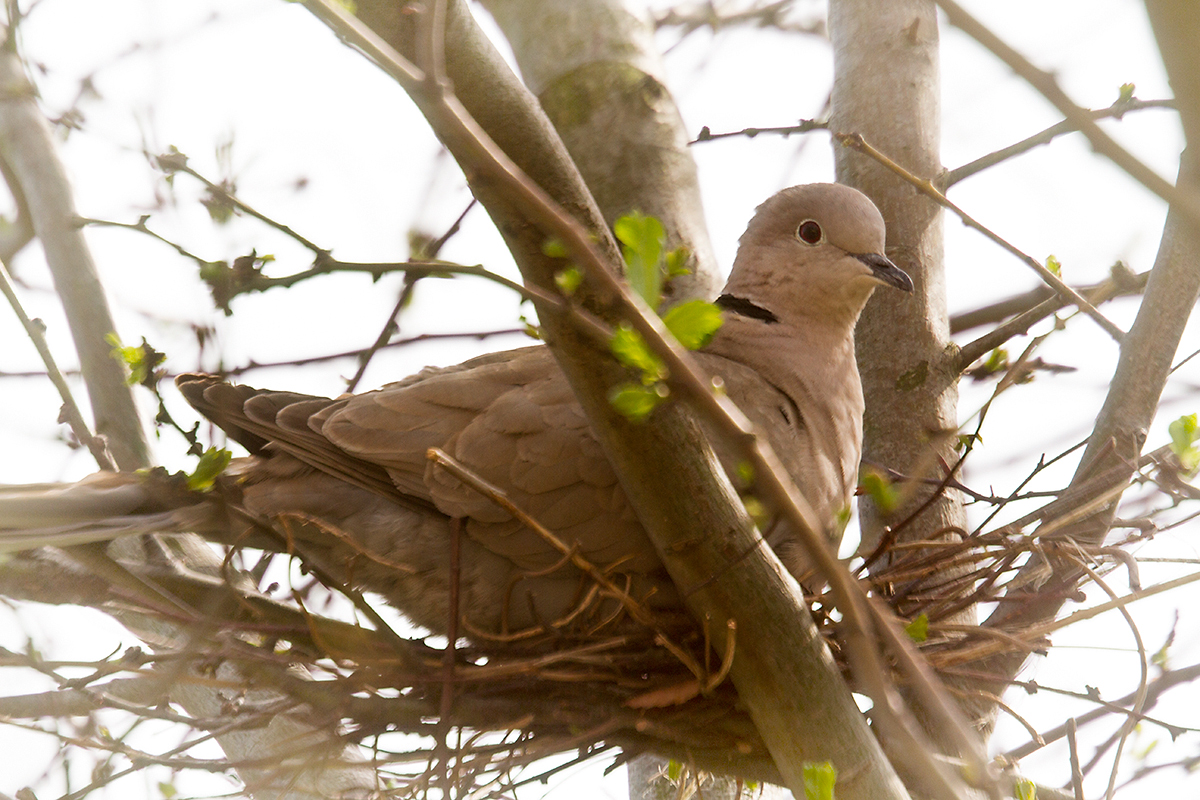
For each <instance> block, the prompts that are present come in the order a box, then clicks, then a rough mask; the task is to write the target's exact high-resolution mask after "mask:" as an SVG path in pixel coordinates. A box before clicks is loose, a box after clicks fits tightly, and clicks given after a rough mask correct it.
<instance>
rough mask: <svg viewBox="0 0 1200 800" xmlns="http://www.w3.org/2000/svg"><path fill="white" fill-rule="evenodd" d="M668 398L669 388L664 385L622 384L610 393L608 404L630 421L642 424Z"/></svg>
mask: <svg viewBox="0 0 1200 800" xmlns="http://www.w3.org/2000/svg"><path fill="white" fill-rule="evenodd" d="M666 397H667V387H666V385H665V384H662V383H655V384H653V385H651V386H640V385H638V384H636V383H622V384H620V385H618V386H614V387H613V388H612V391H610V392H609V393H608V402H610V403H612V406H613V408H615V409H616V410H617V412H618V413H620V414H621V416H623V417H625V418H626V419H628V420H629V421H631V422H642V421H644V420H645V419H646V417H648V416H650V412H651V411H653V410H654V409H655V408H657V407H658V404H659V403H661V402H662V401H663V400H664V399H666Z"/></svg>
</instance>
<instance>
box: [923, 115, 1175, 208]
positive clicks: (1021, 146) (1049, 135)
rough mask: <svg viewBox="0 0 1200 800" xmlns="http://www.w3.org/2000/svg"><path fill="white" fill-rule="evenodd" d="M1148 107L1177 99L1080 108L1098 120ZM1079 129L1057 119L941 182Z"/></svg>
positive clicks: (948, 182) (946, 175)
mask: <svg viewBox="0 0 1200 800" xmlns="http://www.w3.org/2000/svg"><path fill="white" fill-rule="evenodd" d="M1147 108H1168V109H1173V108H1175V101H1174V100H1137V99H1134V98H1130V99H1128V100H1117V102H1115V103H1113V104H1112V105H1111V106H1109V107H1108V108H1101V109H1098V110H1095V111H1091V110H1087V109H1080V110H1081V111H1082V112H1083V113H1085V114H1087V115H1088V117H1089V119H1093V120H1098V119H1108V118H1109V117H1116V118H1117V119H1120V118H1121V117H1122V116H1123V115H1124V114H1126V113H1127V112H1129V111H1141V110H1142V109H1147ZM1078 130H1079V126H1078V125H1076V124H1075V123H1074V122H1073V121H1071V120H1069V119H1064V120H1063V121H1062V122H1058V123H1056V124H1054V125H1051V126H1050V127H1049V128H1046V129H1045V130H1044V131H1042V132H1040V133H1035V134H1034V135H1033V136H1030V137H1029V138H1028V139H1022V140H1021V141H1019V142H1017V143H1016V144H1012V145H1009V146H1008V147H1004V148H1002V149H1000V150H997V151H996V152H994V153H988V154H987V155H986V156H982V157H981V158H977V159H975V160H974V161H971V162H968V163H966V164H963V165H962V166H961V167H955V168H954V169H952V170H948V171H946V172H945V173H944V174H943V175H942V176H941V177H940V178H939V179H938V185H939V186H940V187H941V188H942V190H943V191H944V190H946V189H949V188H950V187H951V186H953V185H954V184H956V183H958V182H959V181H961V180H964V179H965V178H969V177H971V176H972V175H974V174H976V173H978V172H982V171H983V170H985V169H988V168H989V167H994V166H996V165H997V164H999V163H1001V162H1002V161H1007V160H1008V159H1010V158H1012V157H1014V156H1018V155H1021V154H1022V153H1026V152H1028V151H1030V150H1032V149H1033V148H1035V147H1039V146H1040V145H1044V144H1049V143H1050V142H1051V141H1053V140H1054V139H1055V138H1056V137H1058V136H1061V135H1062V134H1064V133H1075V132H1077V131H1078Z"/></svg>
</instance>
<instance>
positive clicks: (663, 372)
mask: <svg viewBox="0 0 1200 800" xmlns="http://www.w3.org/2000/svg"><path fill="white" fill-rule="evenodd" d="M609 347H610V348H611V349H612V352H613V355H614V356H616V357H617V361H620V362H621V363H622V364H623V365H625V366H627V367H631V368H632V369H636V370H638V371H639V372H641V373H642V383H644V384H647V385H649V384H651V383H654V382H655V381H660V380H662V379H663V378H665V377H667V368H666V365H664V364H663V362H662V359H660V358H659V357H658V356H656V355H655V354H654V353H653V352H651V350H650V348H649V347H648V346H647V345H646V340H645V339H643V338H642V335H641V334H640V333H638V332H637V331H635V330H634V329H633V328H631V327H629V325H628V324H625V323H623V324H621V325H620V326H619V327H618V328H617V330H616V331H615V332H614V333H613V338H612V341H610V342H609Z"/></svg>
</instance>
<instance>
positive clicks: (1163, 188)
mask: <svg viewBox="0 0 1200 800" xmlns="http://www.w3.org/2000/svg"><path fill="white" fill-rule="evenodd" d="M935 2H936V3H937V4H938V6H940V7H941V9H942V11H944V12H945V14H946V18H947V19H948V20H949V21H950V24H951V25H953V26H954V27H956V28H958V29H959V30H961V31H962V32H963V33H965V34H967V35H968V36H970V37H971V38H972V39H974V40H975V41H977V42H979V44H981V45H983V47H984V48H986V49H987V50H989V51H991V53H992V54H993V55H995V56H996V57H997V58H999V59H1000V60H1001V61H1003V62H1004V63H1005V64H1007V65H1008V67H1009V69H1011V70H1012V71H1013V72H1015V73H1017V75H1019V76H1020V77H1022V78H1024V79H1025V81H1026V82H1027V83H1028V84H1029V85H1030V86H1032V87H1033V88H1034V89H1036V90H1037V91H1038V92H1040V93H1041V95H1042V96H1043V97H1045V98H1046V99H1047V100H1048V101H1050V103H1051V105H1053V106H1054V107H1055V108H1057V109H1058V110H1059V111H1060V112H1061V113H1062V115H1063V116H1064V117H1066V118H1067V121H1068V122H1070V123H1071V124H1072V125H1074V126H1075V127H1076V128H1078V129H1079V131H1080V133H1082V134H1083V135H1084V136H1086V137H1087V140H1088V142H1089V143H1090V144H1091V145H1092V149H1093V150H1095V151H1096V152H1097V153H1100V154H1101V155H1102V156H1104V157H1106V158H1108V159H1109V160H1110V161H1112V162H1113V163H1114V164H1116V165H1117V166H1118V167H1120V168H1121V169H1122V170H1124V171H1125V172H1126V173H1128V175H1129V176H1130V177H1131V178H1133V179H1134V180H1135V181H1137V182H1138V183H1140V184H1141V185H1142V186H1144V187H1146V188H1147V189H1149V190H1150V191H1151V192H1153V193H1154V194H1156V195H1158V196H1159V197H1161V198H1162V199H1163V200H1165V201H1167V202H1168V203H1169V204H1170V205H1171V207H1172V208H1178V209H1179V210H1180V211H1181V212H1182V213H1184V214H1186V215H1187V217H1188V219H1189V220H1190V221H1191V223H1192V224H1193V225H1196V226H1200V196H1197V194H1196V193H1195V192H1191V191H1186V190H1183V189H1179V188H1178V187H1176V186H1175V185H1174V184H1172V183H1170V182H1169V181H1167V180H1166V179H1165V178H1163V177H1162V176H1161V175H1159V174H1158V173H1157V172H1155V171H1154V170H1152V169H1150V167H1148V166H1146V165H1145V164H1143V163H1142V162H1141V161H1139V160H1138V159H1137V158H1135V157H1134V156H1133V154H1131V153H1130V152H1129V151H1128V150H1126V149H1125V148H1123V147H1121V146H1120V145H1119V144H1117V142H1116V140H1114V139H1113V138H1112V137H1111V136H1109V135H1108V134H1107V133H1105V132H1104V130H1103V129H1102V128H1101V127H1100V126H1099V125H1097V124H1096V122H1095V120H1093V118H1092V112H1090V111H1088V110H1087V109H1085V108H1082V107H1080V106H1078V105H1076V104H1075V102H1074V101H1072V100H1071V98H1070V97H1068V96H1067V93H1066V92H1064V91H1063V90H1062V89H1061V88H1059V85H1058V81H1057V80H1056V79H1055V77H1054V75H1053V74H1051V73H1049V72H1046V71H1044V70H1041V69H1038V68H1037V67H1035V66H1034V65H1033V64H1032V63H1030V61H1029V60H1028V59H1027V58H1025V57H1024V56H1022V55H1021V54H1020V53H1018V52H1017V51H1016V50H1014V49H1013V48H1012V47H1010V46H1009V45H1008V44H1007V43H1006V42H1004V40H1002V39H1001V38H1000V37H999V36H997V35H996V34H994V33H992V32H991V31H990V30H988V28H987V26H985V25H983V24H982V23H980V22H979V21H978V20H977V19H975V18H974V17H972V16H971V15H970V14H968V13H967V12H966V10H964V9H963V8H962V7H961V6H959V5H958V4H957V3H955V2H953V0H935Z"/></svg>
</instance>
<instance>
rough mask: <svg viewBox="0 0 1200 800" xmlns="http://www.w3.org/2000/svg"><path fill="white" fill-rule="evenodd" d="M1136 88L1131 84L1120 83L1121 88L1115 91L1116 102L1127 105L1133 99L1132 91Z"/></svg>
mask: <svg viewBox="0 0 1200 800" xmlns="http://www.w3.org/2000/svg"><path fill="white" fill-rule="evenodd" d="M1135 88H1137V87H1135V86H1134V85H1133V84H1132V83H1122V84H1121V88H1120V89H1118V90H1117V102H1118V103H1128V102H1129V101H1130V100H1132V99H1133V90H1134V89H1135Z"/></svg>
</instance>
